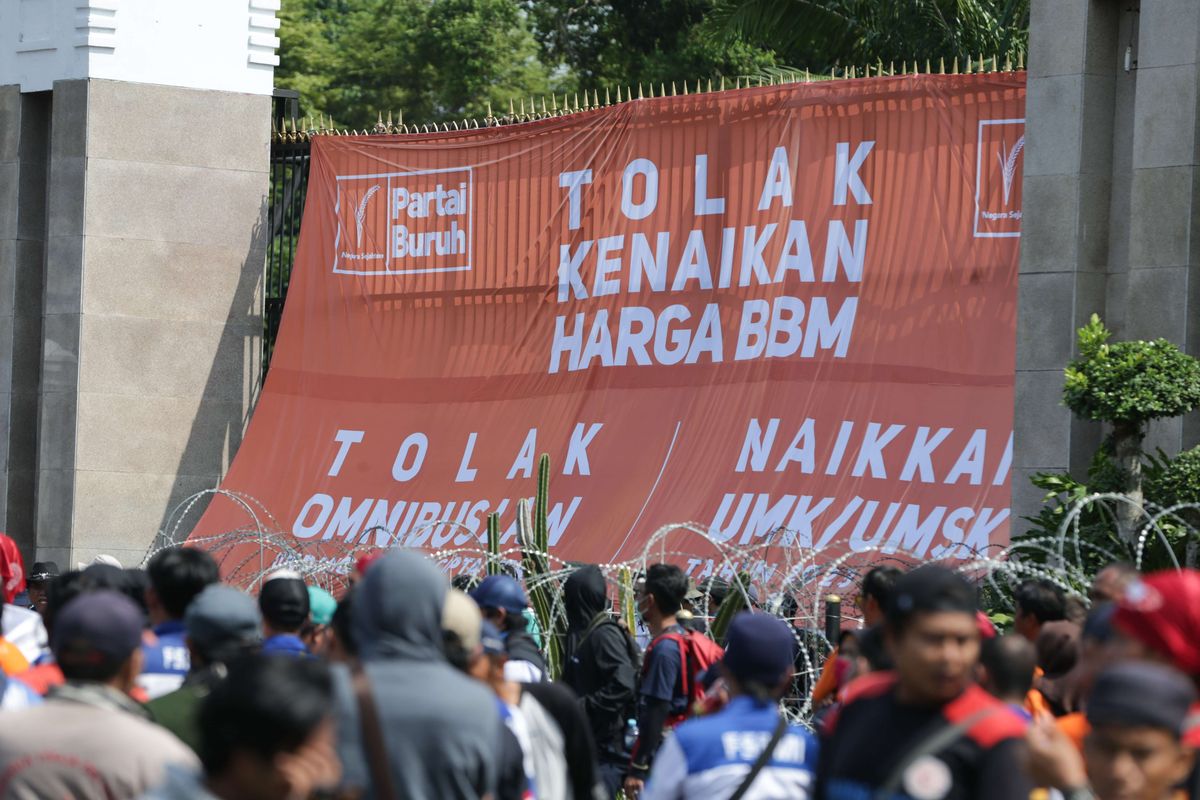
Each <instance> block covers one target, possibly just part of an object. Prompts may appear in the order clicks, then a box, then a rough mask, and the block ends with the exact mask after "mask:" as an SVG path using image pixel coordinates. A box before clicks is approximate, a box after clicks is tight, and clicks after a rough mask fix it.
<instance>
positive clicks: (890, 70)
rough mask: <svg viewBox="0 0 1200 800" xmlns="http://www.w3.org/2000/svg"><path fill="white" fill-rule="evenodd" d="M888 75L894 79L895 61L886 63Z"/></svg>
mask: <svg viewBox="0 0 1200 800" xmlns="http://www.w3.org/2000/svg"><path fill="white" fill-rule="evenodd" d="M888 75H891V76H893V77H895V75H896V62H895V61H889V62H888Z"/></svg>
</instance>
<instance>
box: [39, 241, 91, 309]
mask: <svg viewBox="0 0 1200 800" xmlns="http://www.w3.org/2000/svg"><path fill="white" fill-rule="evenodd" d="M83 247H84V243H83V237H82V236H51V237H50V241H49V242H48V243H47V245H46V279H45V289H44V291H45V298H46V299H45V313H46V314H78V313H79V310H80V307H81V296H82V293H83Z"/></svg>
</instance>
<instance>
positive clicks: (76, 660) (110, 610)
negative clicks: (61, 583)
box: [50, 590, 142, 667]
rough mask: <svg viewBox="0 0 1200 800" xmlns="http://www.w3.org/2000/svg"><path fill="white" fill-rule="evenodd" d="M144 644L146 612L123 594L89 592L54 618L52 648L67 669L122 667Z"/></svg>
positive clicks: (68, 604) (72, 602)
mask: <svg viewBox="0 0 1200 800" xmlns="http://www.w3.org/2000/svg"><path fill="white" fill-rule="evenodd" d="M141 644H142V611H141V609H140V608H138V607H137V605H136V604H135V603H134V602H133V601H132V600H130V599H129V598H128V597H126V596H125V595H123V594H119V593H117V592H113V591H108V590H103V591H98V592H87V593H85V594H82V595H80V596H79V597H76V598H75V599H74V600H72V601H71V602H69V603H67V604H66V605H65V606H64V607H63V609H62V611H60V612H58V616H56V617H55V619H54V635H53V636H52V637H51V641H50V649H51V650H53V651H54V658H55V660H56V661H58V663H59V664H62V665H65V666H80V667H95V666H100V665H105V664H110V665H111V664H120V663H122V662H124V661H125V659H127V658H129V656H130V654H132V653H133V651H134V650H136V649H137V648H138V647H140V646H141Z"/></svg>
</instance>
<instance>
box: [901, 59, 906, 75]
mask: <svg viewBox="0 0 1200 800" xmlns="http://www.w3.org/2000/svg"><path fill="white" fill-rule="evenodd" d="M900 74H901V75H907V74H908V62H907V61H901V62H900Z"/></svg>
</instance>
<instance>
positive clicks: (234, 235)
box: [0, 79, 270, 564]
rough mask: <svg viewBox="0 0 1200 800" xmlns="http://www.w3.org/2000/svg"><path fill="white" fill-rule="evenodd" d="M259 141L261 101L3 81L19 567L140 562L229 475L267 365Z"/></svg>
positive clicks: (3, 192) (3, 243) (93, 83)
mask: <svg viewBox="0 0 1200 800" xmlns="http://www.w3.org/2000/svg"><path fill="white" fill-rule="evenodd" d="M269 133H270V97H268V96H265V95H254V94H239V93H233V92H220V91H204V90H197V89H187V88H178V87H170V86H158V85H152V84H143V83H128V82H121V81H107V80H97V79H88V80H67V81H58V82H56V83H55V84H54V90H53V92H52V93H51V92H36V93H26V94H20V93H19V92H18V91H16V87H4V88H0V365H5V366H6V367H9V370H8V371H7V372H5V370H3V369H0V434H3V435H0V453H2V454H4V455H5V456H6V458H5V459H3V460H2V463H3V464H4V466H5V468H6V478H7V481H6V486H7V489H8V491H7V494H6V495H5V496H4V498H3V502H4V506H3V507H0V513H2V514H3V515H4V519H5V525H6V526H7V529H8V530H9V532H10V533H11V534H12V535H14V537H15V538H16V539H17V540H18V542H19V543H21V544H22V546H23V547H24V548H25V549H26V556H27V558H28V557H30V556H32V552H31V550H32V545H33V544H34V543H35V542H36V550H37V555H38V556H39V557H42V558H52V559H55V560H57V561H58V562H59V563H60V564H67V563H73V562H74V561H76V560H83V559H87V558H90V557H91V556H92V555H94V554H96V553H99V552H107V553H111V554H113V555H116V556H117V557H118V558H120V559H121V560H122V561H123V562H124V563H127V564H134V563H137V562H138V561H140V559H141V557H142V555H143V554H144V552H145V549H146V547H148V546H149V545H150V544H151V542H152V540H153V538H154V535H155V533H156V532H158V530H159V529H160V528H161V526H162V525H163V524H164V522H165V520H166V515H167V514H168V513H169V512H170V510H171V509H172V508H173V507H174V506H175V505H177V504H178V503H179V502H180V501H181V500H183V499H184V498H186V497H187V496H188V495H190V494H192V493H194V492H196V491H199V490H202V489H207V488H212V487H213V486H215V485H216V484H217V482H218V481H219V479H220V477H221V476H222V475H223V474H224V471H225V469H226V467H227V466H228V463H229V460H230V459H231V458H232V455H233V453H234V451H235V450H236V448H237V445H238V443H239V442H240V439H241V435H242V432H243V430H244V428H245V423H246V420H247V419H248V417H249V413H250V410H251V407H252V403H253V400H254V397H255V394H256V391H257V385H258V378H259V374H260V369H261V364H260V353H261V335H262V319H261V298H260V294H259V293H260V291H261V283H262V264H263V258H264V248H265V245H266V240H267V235H266V231H265V230H264V227H263V226H264V225H265V218H266V195H267V187H268V155H269V150H268V147H269ZM38 141H40V142H42V146H41V148H40V149H39V147H38V146H37V142H38ZM46 142H48V143H49V144H48V147H47V146H46V145H45V143H46ZM14 165H15V166H14ZM14 172H15V173H19V178H20V180H18V181H16V182H15V183H16V185H17V191H15V192H14V191H13V189H12V187H13V182H12V181H8V180H5V179H4V176H5V175H6V173H8V174H13V173H14ZM6 348H10V352H11V359H9V358H7V357H6V355H7V353H6V352H5V349H6ZM31 375H32V376H33V382H32V383H30V380H29V376H31ZM18 376H23V377H20V379H19V380H18ZM14 386H17V387H20V390H21V391H13V390H12V387H14ZM30 387H32V390H31V388H30Z"/></svg>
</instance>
